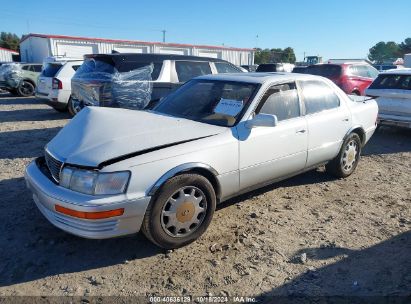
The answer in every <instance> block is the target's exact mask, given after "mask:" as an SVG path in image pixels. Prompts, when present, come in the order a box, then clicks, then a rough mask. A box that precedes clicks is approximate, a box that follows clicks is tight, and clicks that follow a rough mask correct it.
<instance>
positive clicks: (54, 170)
mask: <svg viewBox="0 0 411 304" xmlns="http://www.w3.org/2000/svg"><path fill="white" fill-rule="evenodd" d="M44 156H45V158H46V163H47V167H48V168H49V170H50V173H51V176H53V178H54V180H55V181H56V182H59V181H60V170H61V167H62V166H63V162H61V161H59V160H58V159H56V158H54V157H53V156H52V155H51V154H50V153H49V152H48V151H47V150H46V151H45V152H44Z"/></svg>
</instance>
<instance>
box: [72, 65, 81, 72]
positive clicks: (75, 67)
mask: <svg viewBox="0 0 411 304" xmlns="http://www.w3.org/2000/svg"><path fill="white" fill-rule="evenodd" d="M79 67H80V66H79V65H73V66H72V68H73V70H74V71H77V69H78V68H79Z"/></svg>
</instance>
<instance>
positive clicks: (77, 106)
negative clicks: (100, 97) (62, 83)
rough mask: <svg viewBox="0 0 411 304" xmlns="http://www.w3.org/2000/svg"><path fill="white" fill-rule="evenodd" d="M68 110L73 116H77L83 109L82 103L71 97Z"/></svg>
mask: <svg viewBox="0 0 411 304" xmlns="http://www.w3.org/2000/svg"><path fill="white" fill-rule="evenodd" d="M67 109H68V111H69V113H70V115H71V116H73V117H74V116H76V114H77V113H78V112H80V111H81V109H83V106H82V105H81V102H80V101H78V100H77V99H73V98H71V97H70V99H69V101H68V103H67Z"/></svg>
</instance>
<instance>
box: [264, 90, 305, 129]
mask: <svg viewBox="0 0 411 304" xmlns="http://www.w3.org/2000/svg"><path fill="white" fill-rule="evenodd" d="M259 108H260V109H257V111H256V113H264V114H271V115H276V116H277V118H278V121H281V120H286V119H290V118H294V117H298V116H300V103H299V100H298V93H297V87H296V85H295V83H287V84H281V85H275V86H272V87H271V88H269V89H268V91H267V92H266V93H265V94H264V96H263V98H262V100H261V102H260V105H259Z"/></svg>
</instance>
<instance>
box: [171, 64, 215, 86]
mask: <svg viewBox="0 0 411 304" xmlns="http://www.w3.org/2000/svg"><path fill="white" fill-rule="evenodd" d="M176 71H177V76H178V80H179V82H186V81H188V80H190V79H191V78H194V77H197V76H201V75H207V74H211V68H210V64H209V63H208V62H195V61H176Z"/></svg>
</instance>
